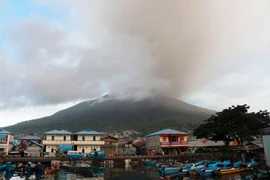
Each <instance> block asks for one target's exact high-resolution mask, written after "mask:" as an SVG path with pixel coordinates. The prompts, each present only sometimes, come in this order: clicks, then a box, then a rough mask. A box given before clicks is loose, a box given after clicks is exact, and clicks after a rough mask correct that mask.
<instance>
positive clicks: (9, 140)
mask: <svg viewBox="0 0 270 180" xmlns="http://www.w3.org/2000/svg"><path fill="white" fill-rule="evenodd" d="M13 141H14V134H12V133H11V132H8V131H6V130H4V129H2V128H0V153H1V155H7V154H8V152H9V150H11V149H12V147H13Z"/></svg>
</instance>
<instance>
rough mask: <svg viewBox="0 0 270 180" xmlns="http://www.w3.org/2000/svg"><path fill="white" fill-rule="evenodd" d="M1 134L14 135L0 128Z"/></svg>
mask: <svg viewBox="0 0 270 180" xmlns="http://www.w3.org/2000/svg"><path fill="white" fill-rule="evenodd" d="M0 134H12V133H11V132H9V131H6V130H4V129H2V128H0Z"/></svg>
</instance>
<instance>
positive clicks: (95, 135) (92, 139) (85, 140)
mask: <svg viewBox="0 0 270 180" xmlns="http://www.w3.org/2000/svg"><path fill="white" fill-rule="evenodd" d="M102 136H104V134H103V133H100V132H97V131H92V130H91V129H86V130H84V131H80V132H77V133H75V134H74V136H73V137H74V138H73V144H74V150H76V151H79V152H82V153H84V154H89V153H91V152H93V151H99V150H100V149H101V146H103V145H104V144H105V142H104V141H101V140H100V139H101V137H102Z"/></svg>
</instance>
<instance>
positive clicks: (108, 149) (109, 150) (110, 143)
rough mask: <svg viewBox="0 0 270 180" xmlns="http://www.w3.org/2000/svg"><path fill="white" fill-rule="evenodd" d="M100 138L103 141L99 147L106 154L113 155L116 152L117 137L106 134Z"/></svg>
mask: <svg viewBox="0 0 270 180" xmlns="http://www.w3.org/2000/svg"><path fill="white" fill-rule="evenodd" d="M100 140H101V141H104V146H102V147H101V148H102V150H104V152H105V154H106V156H115V155H117V154H118V140H119V139H118V138H115V137H112V136H106V137H103V138H101V139H100Z"/></svg>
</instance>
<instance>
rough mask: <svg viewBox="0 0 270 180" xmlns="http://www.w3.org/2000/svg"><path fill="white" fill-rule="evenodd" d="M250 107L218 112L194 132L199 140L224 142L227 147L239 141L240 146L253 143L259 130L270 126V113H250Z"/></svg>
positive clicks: (242, 106)
mask: <svg viewBox="0 0 270 180" xmlns="http://www.w3.org/2000/svg"><path fill="white" fill-rule="evenodd" d="M248 109H249V106H247V105H238V106H236V107H235V106H232V107H229V108H227V109H224V110H223V111H221V112H217V113H216V115H213V116H211V117H210V118H209V119H207V120H205V122H204V123H203V124H200V126H199V127H197V128H196V129H195V130H194V136H196V137H197V138H208V139H209V140H212V141H223V142H224V143H225V145H226V146H228V145H229V144H230V142H232V141H234V140H237V142H238V144H239V145H242V144H243V142H244V141H252V140H253V137H254V136H256V135H259V134H260V132H259V130H260V129H262V128H265V127H268V126H269V125H270V117H269V112H267V111H259V112H257V113H254V112H251V113H249V112H248Z"/></svg>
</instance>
